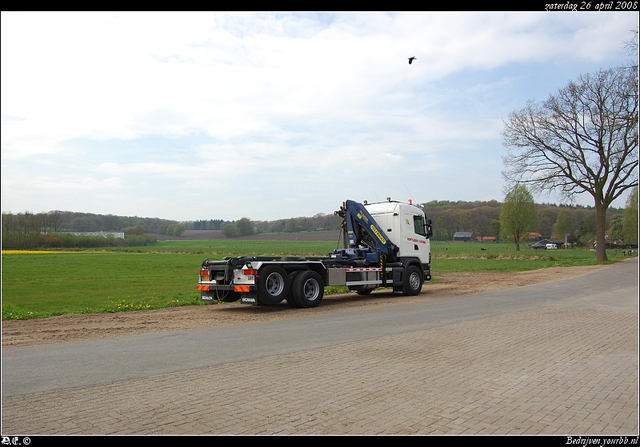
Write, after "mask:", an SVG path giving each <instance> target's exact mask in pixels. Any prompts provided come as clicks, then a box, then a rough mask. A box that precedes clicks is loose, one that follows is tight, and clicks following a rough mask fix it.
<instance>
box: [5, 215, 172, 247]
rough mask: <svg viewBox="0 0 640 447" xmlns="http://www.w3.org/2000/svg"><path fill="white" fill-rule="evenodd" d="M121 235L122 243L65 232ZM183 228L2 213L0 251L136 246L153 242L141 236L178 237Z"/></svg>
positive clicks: (161, 222) (109, 218) (145, 221)
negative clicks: (101, 232)
mask: <svg viewBox="0 0 640 447" xmlns="http://www.w3.org/2000/svg"><path fill="white" fill-rule="evenodd" d="M98 231H104V232H111V231H113V232H124V233H125V235H126V237H125V239H124V240H123V239H119V238H115V237H108V238H104V237H102V236H77V235H72V234H67V233H69V232H98ZM182 232H184V225H183V224H181V223H179V222H176V221H170V220H166V219H158V218H144V217H125V216H114V215H110V214H109V215H101V214H89V213H75V212H69V211H50V212H47V213H30V212H25V213H17V214H13V213H10V212H3V213H2V248H3V249H29V248H56V247H67V248H73V247H105V246H140V245H148V244H152V243H154V242H155V238H154V237H151V236H145V235H144V234H145V233H159V234H172V235H180V234H182Z"/></svg>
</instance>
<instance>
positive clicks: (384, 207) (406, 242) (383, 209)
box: [365, 202, 431, 264]
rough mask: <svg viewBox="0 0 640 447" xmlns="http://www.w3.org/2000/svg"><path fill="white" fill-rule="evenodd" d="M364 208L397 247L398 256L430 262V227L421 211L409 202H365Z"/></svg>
mask: <svg viewBox="0 0 640 447" xmlns="http://www.w3.org/2000/svg"><path fill="white" fill-rule="evenodd" d="M365 208H366V209H367V211H368V212H369V214H371V216H372V217H373V218H374V219H375V220H376V222H378V225H379V226H380V227H381V228H382V229H383V230H384V231H385V234H386V236H387V237H388V238H389V239H390V240H391V241H392V242H393V243H394V244H395V245H396V246H398V248H399V251H398V257H399V258H409V257H411V258H418V259H420V262H422V263H423V264H428V263H430V262H431V260H430V254H431V244H430V240H429V235H430V234H429V233H430V228H429V224H428V222H425V216H424V213H423V211H422V210H421V209H420V208H418V207H416V206H414V205H411V204H408V203H401V202H381V203H371V204H365Z"/></svg>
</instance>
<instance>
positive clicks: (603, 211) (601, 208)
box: [596, 199, 608, 262]
mask: <svg viewBox="0 0 640 447" xmlns="http://www.w3.org/2000/svg"><path fill="white" fill-rule="evenodd" d="M607 208H608V207H607V206H606V205H605V204H603V203H602V202H601V201H600V200H597V199H596V259H597V261H598V262H605V261H606V260H607V241H606V239H605V237H604V234H605V231H607Z"/></svg>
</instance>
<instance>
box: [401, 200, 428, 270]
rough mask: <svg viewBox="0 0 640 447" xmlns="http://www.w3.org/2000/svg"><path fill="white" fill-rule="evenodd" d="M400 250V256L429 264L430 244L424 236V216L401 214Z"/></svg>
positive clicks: (408, 213)
mask: <svg viewBox="0 0 640 447" xmlns="http://www.w3.org/2000/svg"><path fill="white" fill-rule="evenodd" d="M402 228H403V230H402V243H401V244H402V249H401V253H400V256H403V257H416V258H419V259H420V261H421V262H423V263H425V264H426V263H428V262H429V249H430V244H429V241H428V239H427V236H426V230H425V222H424V216H423V215H422V214H414V213H411V212H406V211H405V212H404V213H402Z"/></svg>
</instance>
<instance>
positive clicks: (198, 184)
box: [1, 11, 638, 220]
mask: <svg viewBox="0 0 640 447" xmlns="http://www.w3.org/2000/svg"><path fill="white" fill-rule="evenodd" d="M637 19H638V15H637V12H631V13H605V12H600V13H595V12H589V13H575V12H573V13H552V12H544V11H542V12H540V13H532V12H528V13H493V12H491V13H480V12H470V13H441V12H431V13H430V12H422V13H421V12H416V13H378V12H375V13H373V12H372V13H342V12H339V13H204V12H198V13H177V12H165V13H162V12H160V13H145V12H126V13H113V12H108V13H73V12H64V13H55V12H42V13H33V12H24V13H20V12H2V23H1V32H2V36H1V45H2V49H1V58H2V61H1V63H2V64H1V67H2V68H1V69H2V92H1V101H2V132H1V134H2V211H10V212H14V213H17V212H24V211H30V212H42V211H50V210H68V211H77V212H90V213H96V214H116V215H128V216H134V215H136V216H141V217H160V218H166V219H174V220H198V219H225V220H235V219H239V218H241V217H249V218H251V219H253V220H275V219H280V218H289V217H297V216H312V215H314V214H317V213H327V214H329V213H332V212H333V211H334V210H336V209H338V207H339V205H340V204H341V203H342V202H343V201H344V200H346V199H353V200H357V201H363V200H368V201H370V202H371V201H376V200H385V199H386V198H387V197H391V198H393V199H396V200H402V201H406V200H408V199H412V200H413V201H414V202H427V201H431V200H469V201H474V200H491V199H496V200H499V201H501V200H503V199H504V191H503V187H504V182H503V180H502V178H501V176H500V171H501V170H502V160H501V156H503V155H504V154H505V148H504V147H503V146H502V137H501V131H502V128H503V120H504V119H506V118H507V117H508V115H509V113H511V112H513V111H515V110H519V109H520V108H522V107H523V106H524V104H525V102H526V101H527V100H528V99H532V100H544V99H546V98H547V96H548V95H549V94H552V93H555V92H557V90H558V89H559V88H562V87H564V86H565V85H566V84H567V82H568V81H569V80H575V79H577V77H578V76H579V75H580V74H582V73H589V72H593V71H596V70H598V69H600V68H608V67H612V66H616V65H619V64H621V63H625V62H628V60H629V54H628V53H627V51H626V50H625V48H624V45H623V42H624V41H626V40H629V39H630V37H631V34H630V32H629V30H631V29H632V28H635V27H636V23H637ZM410 56H415V57H417V59H416V60H415V61H414V63H413V64H411V65H409V63H408V57H410ZM536 200H537V201H538V202H553V203H559V202H558V200H557V199H554V198H553V197H551V198H549V197H546V196H542V197H536ZM625 200H626V197H624V198H622V199H621V200H619V201H618V202H616V203H615V204H614V205H616V206H624V203H625ZM582 204H585V205H593V203H592V202H591V199H590V198H588V197H585V198H584V199H583V200H582Z"/></svg>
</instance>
